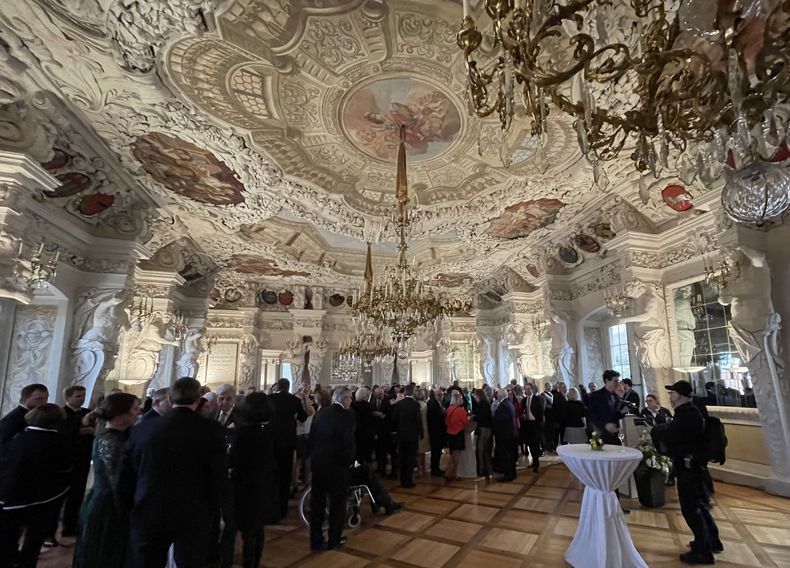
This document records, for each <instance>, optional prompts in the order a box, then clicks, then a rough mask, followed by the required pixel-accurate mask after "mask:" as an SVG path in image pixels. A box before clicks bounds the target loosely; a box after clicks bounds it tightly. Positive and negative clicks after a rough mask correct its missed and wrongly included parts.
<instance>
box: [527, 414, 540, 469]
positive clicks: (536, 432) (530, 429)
mask: <svg viewBox="0 0 790 568" xmlns="http://www.w3.org/2000/svg"><path fill="white" fill-rule="evenodd" d="M540 431H541V425H540V424H539V423H537V422H536V421H534V420H533V421H532V422H525V423H524V435H525V438H524V439H525V442H526V444H527V447H528V448H529V453H530V455H531V456H532V469H538V467H540Z"/></svg>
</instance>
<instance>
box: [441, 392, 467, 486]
mask: <svg viewBox="0 0 790 568" xmlns="http://www.w3.org/2000/svg"><path fill="white" fill-rule="evenodd" d="M444 424H445V426H446V427H447V445H448V447H449V448H450V461H449V463H448V464H447V470H446V471H445V475H444V476H445V478H447V480H448V481H453V480H457V479H458V476H457V471H458V465H459V463H460V460H461V454H462V453H463V451H464V449H466V443H465V441H464V436H465V434H466V426H467V424H469V415H468V414H467V413H466V405H465V404H464V396H463V394H461V392H460V391H457V390H454V391H452V396H451V397H450V406H448V407H447V413H446V414H445V416H444Z"/></svg>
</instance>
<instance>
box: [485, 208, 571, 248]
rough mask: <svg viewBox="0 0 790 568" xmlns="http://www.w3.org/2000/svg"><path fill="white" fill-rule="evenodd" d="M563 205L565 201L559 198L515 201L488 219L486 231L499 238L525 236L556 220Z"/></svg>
mask: <svg viewBox="0 0 790 568" xmlns="http://www.w3.org/2000/svg"><path fill="white" fill-rule="evenodd" d="M563 207H565V203H564V202H562V201H560V200H559V199H530V200H529V201H522V202H521V203H516V204H515V205H511V206H509V207H507V208H506V209H505V211H504V213H502V215H500V216H499V217H497V218H495V219H492V220H491V221H490V225H489V227H488V233H489V234H490V235H491V236H493V237H498V238H500V239H518V238H521V237H526V236H527V235H529V234H530V233H532V232H533V231H537V230H538V229H542V228H543V227H545V226H547V225H551V224H552V223H553V222H554V221H556V220H557V214H558V213H559V212H560V210H561V209H562V208H563Z"/></svg>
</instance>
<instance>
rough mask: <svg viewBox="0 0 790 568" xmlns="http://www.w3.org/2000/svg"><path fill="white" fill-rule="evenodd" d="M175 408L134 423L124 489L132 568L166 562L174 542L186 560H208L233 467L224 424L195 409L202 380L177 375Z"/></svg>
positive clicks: (181, 561)
mask: <svg viewBox="0 0 790 568" xmlns="http://www.w3.org/2000/svg"><path fill="white" fill-rule="evenodd" d="M170 400H171V402H172V403H173V409H172V410H171V411H170V412H168V413H167V414H165V415H164V416H161V417H159V418H157V419H156V420H149V421H146V422H143V423H141V424H137V425H136V426H135V427H134V428H132V429H131V434H130V436H129V440H128V441H127V443H126V446H125V447H124V456H123V459H122V464H123V465H122V467H121V472H120V481H119V490H120V493H121V498H122V501H123V502H124V504H125V506H126V508H128V509H130V510H131V515H130V525H131V532H130V537H129V542H130V551H129V552H130V559H129V564H128V565H129V567H130V568H149V567H151V566H164V565H165V564H167V551H168V549H169V548H170V546H171V544H172V545H173V551H174V556H175V561H176V564H177V565H178V566H179V567H183V568H188V567H201V566H204V565H205V564H207V563H208V558H209V552H210V543H209V540H210V536H211V534H210V533H211V520H212V519H213V518H216V514H217V510H218V508H219V497H220V491H221V488H222V482H223V478H224V476H225V475H227V465H226V459H227V455H226V451H225V445H224V440H223V436H222V429H221V428H220V426H219V424H217V423H216V422H214V421H211V420H206V419H205V418H202V417H201V416H200V415H198V414H197V413H195V409H196V408H197V403H198V400H200V383H199V382H198V381H196V380H195V379H191V378H182V379H178V380H177V381H176V382H175V383H174V384H173V386H172V387H171V388H170Z"/></svg>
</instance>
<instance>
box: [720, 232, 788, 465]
mask: <svg viewBox="0 0 790 568" xmlns="http://www.w3.org/2000/svg"><path fill="white" fill-rule="evenodd" d="M728 256H729V258H728V260H729V262H730V265H731V266H733V267H737V268H735V270H734V271H735V272H738V277H737V278H731V279H730V280H729V281H728V282H727V285H726V286H724V287H723V288H722V289H721V290H720V291H719V302H721V303H722V304H725V305H726V304H729V305H730V310H731V314H732V320H731V321H730V325H729V328H730V337H732V339H733V341H734V343H735V346H736V348H737V349H738V353H740V355H741V357H742V358H743V360H744V363H746V366H747V367H748V369H749V375H750V376H751V378H752V382H753V384H754V394H755V397H756V399H757V405H758V407H759V408H760V419H761V420H760V421H761V423H762V426H763V431H764V433H765V441H766V443H767V444H768V447H769V451H768V453H769V455H770V456H771V465H772V467H773V469H774V472H775V473H776V474H777V476H780V477H785V478H787V477H788V476H790V419H789V418H790V417H789V416H788V414H789V413H788V397H789V396H790V393H788V389H787V385H786V383H785V379H784V362H783V361H782V358H781V353H780V349H779V345H780V341H779V332H780V331H781V323H782V322H781V317H780V316H779V314H778V313H776V312H775V311H774V305H773V301H772V300H771V270H770V267H769V266H768V262H767V260H766V257H765V255H764V254H763V253H761V252H759V251H756V250H753V249H750V248H748V247H744V246H741V247H739V248H738V249H736V250H734V251H732V252H731V253H729V255H728Z"/></svg>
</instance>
